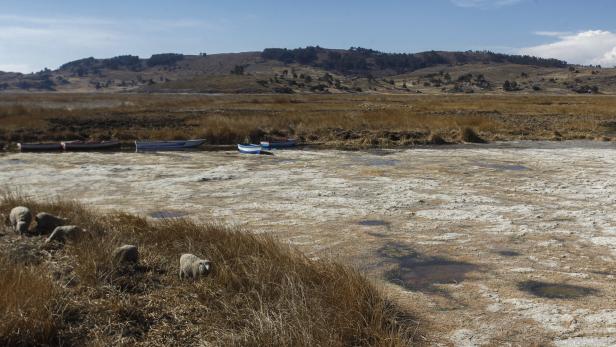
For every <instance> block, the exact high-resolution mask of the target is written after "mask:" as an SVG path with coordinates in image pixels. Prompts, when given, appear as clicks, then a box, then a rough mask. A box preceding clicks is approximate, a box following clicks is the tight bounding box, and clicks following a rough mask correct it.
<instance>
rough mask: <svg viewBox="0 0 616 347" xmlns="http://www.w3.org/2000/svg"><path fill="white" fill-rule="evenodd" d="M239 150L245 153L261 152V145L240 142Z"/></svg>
mask: <svg viewBox="0 0 616 347" xmlns="http://www.w3.org/2000/svg"><path fill="white" fill-rule="evenodd" d="M237 149H238V151H240V153H244V154H261V146H260V145H254V144H238V145H237Z"/></svg>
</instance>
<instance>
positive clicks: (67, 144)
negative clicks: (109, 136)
mask: <svg viewBox="0 0 616 347" xmlns="http://www.w3.org/2000/svg"><path fill="white" fill-rule="evenodd" d="M61 145H62V148H64V150H65V151H87V150H90V151H95V150H104V149H112V148H116V147H119V146H120V141H117V140H111V141H62V142H61Z"/></svg>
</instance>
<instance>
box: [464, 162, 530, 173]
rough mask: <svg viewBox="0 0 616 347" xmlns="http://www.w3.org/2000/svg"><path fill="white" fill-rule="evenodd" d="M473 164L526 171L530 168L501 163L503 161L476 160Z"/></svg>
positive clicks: (490, 167)
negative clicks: (486, 161)
mask: <svg viewBox="0 0 616 347" xmlns="http://www.w3.org/2000/svg"><path fill="white" fill-rule="evenodd" d="M474 165H476V166H479V167H483V168H486V169H495V170H500V171H526V170H530V169H529V168H528V167H526V166H524V165H520V164H503V163H484V162H476V163H474Z"/></svg>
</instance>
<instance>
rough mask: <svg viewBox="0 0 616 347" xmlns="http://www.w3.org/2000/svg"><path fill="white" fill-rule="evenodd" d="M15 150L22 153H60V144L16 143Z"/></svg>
mask: <svg viewBox="0 0 616 347" xmlns="http://www.w3.org/2000/svg"><path fill="white" fill-rule="evenodd" d="M17 148H18V149H19V150H20V151H22V152H27V151H61V150H62V144H60V143H59V142H46V143H43V142H40V143H18V144H17Z"/></svg>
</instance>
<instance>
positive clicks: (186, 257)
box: [180, 253, 212, 279]
mask: <svg viewBox="0 0 616 347" xmlns="http://www.w3.org/2000/svg"><path fill="white" fill-rule="evenodd" d="M211 270H212V263H211V262H210V261H209V260H205V259H201V258H199V257H197V256H196V255H194V254H190V253H186V254H182V256H181V257H180V279H184V278H194V279H196V278H199V277H201V276H203V277H205V276H207V275H208V274H209V273H210V271H211Z"/></svg>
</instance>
